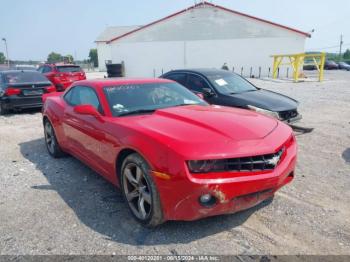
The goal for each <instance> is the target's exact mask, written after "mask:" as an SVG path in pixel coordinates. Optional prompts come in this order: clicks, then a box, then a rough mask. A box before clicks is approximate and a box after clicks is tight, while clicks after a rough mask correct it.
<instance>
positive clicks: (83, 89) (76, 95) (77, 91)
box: [64, 86, 103, 114]
mask: <svg viewBox="0 0 350 262" xmlns="http://www.w3.org/2000/svg"><path fill="white" fill-rule="evenodd" d="M64 100H65V101H66V102H67V103H68V104H70V105H71V106H77V105H92V106H93V107H95V108H96V109H97V110H98V111H99V112H100V113H101V114H103V110H102V107H101V105H100V101H99V100H98V97H97V94H96V93H95V91H94V90H93V89H92V88H91V87H87V86H75V87H73V88H71V89H70V90H69V91H68V92H67V93H66V94H65V95H64Z"/></svg>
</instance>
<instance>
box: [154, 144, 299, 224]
mask: <svg viewBox="0 0 350 262" xmlns="http://www.w3.org/2000/svg"><path fill="white" fill-rule="evenodd" d="M296 151H297V146H296V143H294V144H293V145H292V146H290V147H289V148H288V149H287V150H286V154H285V157H284V158H283V160H282V161H281V162H280V163H279V165H278V166H277V167H276V168H275V169H274V170H270V171H260V172H258V171H256V172H250V173H249V172H247V173H243V172H242V173H221V174H219V175H216V176H215V177H213V178H210V175H206V176H203V177H201V175H200V174H195V175H194V174H190V173H189V172H188V170H187V171H186V172H187V174H186V178H187V179H181V180H177V181H174V182H175V183H174V184H171V183H169V182H170V181H171V180H170V181H169V180H168V181H167V182H161V181H159V180H158V181H157V187H158V188H159V191H160V192H159V193H160V194H161V195H162V197H161V199H162V206H163V214H164V217H165V219H166V220H185V221H191V220H196V219H200V218H204V217H209V216H215V215H221V214H230V213H235V212H238V211H241V210H245V209H249V208H251V207H253V206H256V205H258V204H259V203H261V202H263V201H264V200H266V199H268V198H271V197H273V195H274V193H275V192H276V191H277V190H279V189H280V188H281V187H283V186H284V185H286V184H288V183H289V182H291V181H292V180H293V178H294V170H295V166H296V159H297V156H296ZM163 181H164V180H163ZM208 195H210V196H211V197H212V198H214V199H215V201H210V202H208V203H209V205H205V204H203V202H201V197H202V196H208Z"/></svg>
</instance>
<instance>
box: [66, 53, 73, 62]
mask: <svg viewBox="0 0 350 262" xmlns="http://www.w3.org/2000/svg"><path fill="white" fill-rule="evenodd" d="M64 58H65V59H66V60H67V62H68V63H73V62H74V58H73V56H72V55H66V56H65V57H64Z"/></svg>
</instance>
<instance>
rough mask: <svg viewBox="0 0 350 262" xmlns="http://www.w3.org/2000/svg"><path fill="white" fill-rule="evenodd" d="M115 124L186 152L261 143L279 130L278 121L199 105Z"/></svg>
mask: <svg viewBox="0 0 350 262" xmlns="http://www.w3.org/2000/svg"><path fill="white" fill-rule="evenodd" d="M115 121H118V122H119V124H122V125H124V126H125V125H127V127H128V128H131V129H133V130H134V131H137V132H141V133H142V134H143V135H146V136H147V137H149V138H153V139H155V140H157V141H158V142H160V143H162V144H165V145H167V146H168V147H172V148H175V149H176V150H180V149H181V150H183V151H186V149H187V148H192V149H193V148H196V147H197V146H198V148H199V147H200V148H207V151H210V148H214V147H216V148H219V147H222V148H224V147H227V144H228V143H230V144H237V143H238V144H239V143H244V141H248V140H250V141H256V140H261V139H263V138H264V137H266V136H267V135H269V134H270V133H271V132H272V131H273V130H274V129H275V128H276V127H277V126H278V121H277V120H275V119H273V118H270V117H266V116H264V115H261V114H257V113H255V112H252V111H249V110H243V109H234V108H230V107H221V106H196V105H193V106H182V107H173V108H167V109H160V110H157V111H155V112H154V113H153V114H145V115H137V116H127V117H120V118H118V120H115ZM219 145H220V146H219ZM224 145H226V146H224Z"/></svg>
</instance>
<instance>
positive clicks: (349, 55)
mask: <svg viewBox="0 0 350 262" xmlns="http://www.w3.org/2000/svg"><path fill="white" fill-rule="evenodd" d="M343 58H344V59H350V49H346V51H345V53H344V55H343Z"/></svg>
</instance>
